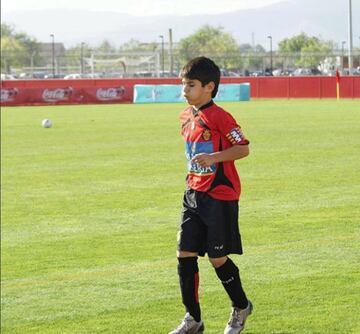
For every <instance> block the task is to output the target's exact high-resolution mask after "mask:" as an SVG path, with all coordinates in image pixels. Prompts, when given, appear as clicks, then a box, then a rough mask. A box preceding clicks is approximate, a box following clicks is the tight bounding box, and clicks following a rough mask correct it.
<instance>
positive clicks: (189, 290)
mask: <svg viewBox="0 0 360 334" xmlns="http://www.w3.org/2000/svg"><path fill="white" fill-rule="evenodd" d="M180 255H181V252H180ZM196 255H197V254H196V253H194V256H190V257H178V261H179V264H178V274H179V280H180V289H181V296H182V302H183V304H184V306H185V308H186V311H187V312H188V313H189V314H190V315H191V316H192V317H193V318H194V319H195V321H197V322H199V321H200V320H201V311H200V303H199V295H198V289H199V267H198V263H197V256H196Z"/></svg>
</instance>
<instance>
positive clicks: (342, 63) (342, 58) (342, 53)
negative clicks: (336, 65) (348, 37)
mask: <svg viewBox="0 0 360 334" xmlns="http://www.w3.org/2000/svg"><path fill="white" fill-rule="evenodd" d="M345 44H346V41H342V42H341V67H342V68H343V71H344V51H345V49H344V45H345Z"/></svg>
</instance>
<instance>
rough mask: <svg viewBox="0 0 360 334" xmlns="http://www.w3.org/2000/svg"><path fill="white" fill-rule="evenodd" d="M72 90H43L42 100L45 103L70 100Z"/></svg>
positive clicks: (69, 88)
mask: <svg viewBox="0 0 360 334" xmlns="http://www.w3.org/2000/svg"><path fill="white" fill-rule="evenodd" d="M71 93H72V88H71V87H68V88H56V89H45V90H44V91H43V93H42V98H43V100H44V101H46V102H57V101H67V100H69V99H70V96H71Z"/></svg>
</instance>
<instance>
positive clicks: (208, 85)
mask: <svg viewBox="0 0 360 334" xmlns="http://www.w3.org/2000/svg"><path fill="white" fill-rule="evenodd" d="M205 87H206V88H207V89H208V90H209V92H210V93H212V92H213V90H214V89H215V83H214V81H210V82H209V83H207V84H206V85H205Z"/></svg>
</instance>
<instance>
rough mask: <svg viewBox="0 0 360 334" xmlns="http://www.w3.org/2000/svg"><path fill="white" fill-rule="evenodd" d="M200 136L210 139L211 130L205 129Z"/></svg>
mask: <svg viewBox="0 0 360 334" xmlns="http://www.w3.org/2000/svg"><path fill="white" fill-rule="evenodd" d="M202 137H203V139H204V140H206V141H207V140H210V139H211V131H210V130H209V129H205V130H204V131H203V133H202Z"/></svg>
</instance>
